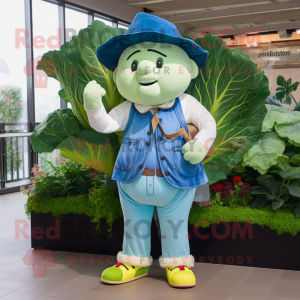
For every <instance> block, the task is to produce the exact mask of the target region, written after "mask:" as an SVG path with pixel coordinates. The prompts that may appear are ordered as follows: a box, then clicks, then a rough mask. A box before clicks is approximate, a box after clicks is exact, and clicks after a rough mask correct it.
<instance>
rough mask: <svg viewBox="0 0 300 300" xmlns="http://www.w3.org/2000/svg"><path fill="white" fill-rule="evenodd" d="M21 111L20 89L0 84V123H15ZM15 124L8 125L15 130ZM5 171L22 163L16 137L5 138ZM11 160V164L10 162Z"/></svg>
mask: <svg viewBox="0 0 300 300" xmlns="http://www.w3.org/2000/svg"><path fill="white" fill-rule="evenodd" d="M22 113H23V104H22V91H21V88H20V87H18V86H14V85H1V86H0V123H17V122H18V121H19V119H20V118H21V116H22ZM16 127H17V126H10V130H13V131H16ZM5 143H6V165H7V172H8V173H12V172H13V171H17V170H18V169H19V168H20V166H21V164H22V155H21V148H20V147H21V144H19V143H18V140H17V139H13V138H6V139H5ZM11 162H12V164H11Z"/></svg>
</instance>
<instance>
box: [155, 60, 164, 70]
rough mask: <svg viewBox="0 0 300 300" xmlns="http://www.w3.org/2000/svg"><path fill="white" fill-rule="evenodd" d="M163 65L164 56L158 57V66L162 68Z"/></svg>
mask: <svg viewBox="0 0 300 300" xmlns="http://www.w3.org/2000/svg"><path fill="white" fill-rule="evenodd" d="M162 66H163V59H162V58H158V59H157V61H156V67H157V68H159V69H161V68H162Z"/></svg>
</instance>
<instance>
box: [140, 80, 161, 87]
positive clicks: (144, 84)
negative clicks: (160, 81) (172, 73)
mask: <svg viewBox="0 0 300 300" xmlns="http://www.w3.org/2000/svg"><path fill="white" fill-rule="evenodd" d="M156 82H157V80H155V81H153V82H149V83H140V85H143V86H148V85H152V84H154V83H156Z"/></svg>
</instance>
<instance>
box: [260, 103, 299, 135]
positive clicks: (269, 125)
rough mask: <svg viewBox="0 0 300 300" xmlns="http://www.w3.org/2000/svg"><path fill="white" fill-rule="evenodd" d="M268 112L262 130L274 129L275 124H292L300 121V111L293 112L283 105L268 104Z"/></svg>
mask: <svg viewBox="0 0 300 300" xmlns="http://www.w3.org/2000/svg"><path fill="white" fill-rule="evenodd" d="M266 108H267V114H266V115H265V118H264V120H263V124H262V130H261V131H262V132H266V131H268V130H273V128H274V126H275V125H292V124H296V123H300V112H297V111H294V112H291V111H289V110H288V109H286V108H285V107H283V106H275V105H269V104H266Z"/></svg>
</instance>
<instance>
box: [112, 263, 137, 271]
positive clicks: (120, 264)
mask: <svg viewBox="0 0 300 300" xmlns="http://www.w3.org/2000/svg"><path fill="white" fill-rule="evenodd" d="M121 266H123V267H124V268H125V269H126V270H127V271H129V269H128V268H127V267H126V266H125V265H124V264H122V263H119V262H118V263H116V267H117V268H119V267H121ZM131 267H132V268H133V269H135V266H131Z"/></svg>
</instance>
